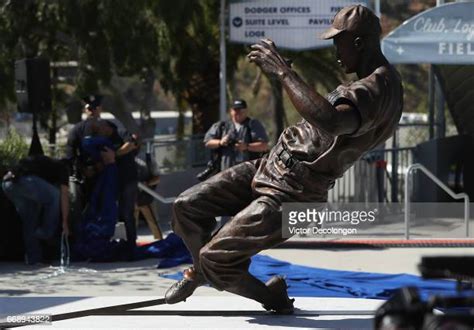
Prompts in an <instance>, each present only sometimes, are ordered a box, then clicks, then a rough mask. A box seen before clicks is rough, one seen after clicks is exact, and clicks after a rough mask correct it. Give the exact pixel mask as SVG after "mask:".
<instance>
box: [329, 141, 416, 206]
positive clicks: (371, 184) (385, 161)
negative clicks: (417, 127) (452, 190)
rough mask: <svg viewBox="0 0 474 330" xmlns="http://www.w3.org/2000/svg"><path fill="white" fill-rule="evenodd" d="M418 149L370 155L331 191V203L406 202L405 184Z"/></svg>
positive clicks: (396, 150)
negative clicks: (404, 177)
mask: <svg viewBox="0 0 474 330" xmlns="http://www.w3.org/2000/svg"><path fill="white" fill-rule="evenodd" d="M413 150H414V148H391V149H379V150H374V151H370V152H368V153H367V154H365V155H364V157H362V158H361V159H360V160H358V161H357V162H356V163H355V164H354V166H352V167H351V168H350V169H348V170H347V171H346V172H345V173H344V175H343V177H341V178H339V179H338V180H337V181H336V183H335V185H334V188H333V189H332V190H330V191H329V194H328V199H329V201H330V202H379V203H385V202H394V203H396V202H398V201H400V200H403V198H404V189H403V188H404V184H405V182H404V180H403V175H404V173H406V170H407V169H408V166H410V164H412V163H413Z"/></svg>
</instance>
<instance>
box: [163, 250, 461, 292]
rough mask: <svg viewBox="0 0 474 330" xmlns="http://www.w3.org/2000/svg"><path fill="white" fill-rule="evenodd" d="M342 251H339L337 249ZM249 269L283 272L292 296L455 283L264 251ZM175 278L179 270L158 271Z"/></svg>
mask: <svg viewBox="0 0 474 330" xmlns="http://www.w3.org/2000/svg"><path fill="white" fill-rule="evenodd" d="M341 253H342V252H341ZM250 272H251V273H252V274H253V275H254V276H256V277H257V278H258V279H260V280H262V281H267V280H268V279H269V278H270V277H271V276H273V275H285V276H286V281H287V283H288V285H289V289H288V293H289V295H290V296H293V297H344V298H370V299H389V298H390V297H391V296H392V294H393V293H394V292H395V291H396V290H397V289H399V288H401V287H405V286H414V287H417V288H418V289H419V291H420V295H421V297H422V299H427V297H428V296H430V295H433V294H440V295H455V294H456V285H455V282H454V281H449V280H424V279H422V278H421V277H419V276H415V275H408V274H380V273H368V272H352V271H341V270H332V269H323V268H314V267H306V266H299V265H293V264H291V263H288V262H284V261H280V260H277V259H274V258H271V257H268V256H264V255H256V256H254V257H253V258H252V263H251V265H250ZM161 276H162V277H165V278H169V279H175V280H179V279H181V278H182V274H181V273H180V272H178V273H173V274H165V275H161Z"/></svg>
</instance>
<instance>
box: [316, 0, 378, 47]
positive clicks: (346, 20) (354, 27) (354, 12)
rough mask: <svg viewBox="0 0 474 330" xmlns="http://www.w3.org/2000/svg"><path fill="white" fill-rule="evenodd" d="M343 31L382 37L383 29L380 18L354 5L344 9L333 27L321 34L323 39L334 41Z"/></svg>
mask: <svg viewBox="0 0 474 330" xmlns="http://www.w3.org/2000/svg"><path fill="white" fill-rule="evenodd" d="M343 31H348V32H352V33H353V34H355V35H356V36H359V37H362V36H367V35H377V36H380V34H381V33H382V27H381V26H380V20H379V18H378V17H377V16H376V15H375V14H374V13H373V12H372V11H371V10H370V9H369V8H367V7H365V6H362V5H354V6H348V7H344V8H342V9H341V10H340V11H339V12H338V13H337V14H336V16H334V21H333V22H332V26H331V27H330V28H329V29H327V30H326V31H324V32H323V33H322V34H321V36H320V37H321V39H332V38H334V37H335V36H337V35H338V34H339V33H341V32H343Z"/></svg>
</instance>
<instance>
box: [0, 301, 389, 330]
mask: <svg viewBox="0 0 474 330" xmlns="http://www.w3.org/2000/svg"><path fill="white" fill-rule="evenodd" d="M162 303H163V301H162V299H159V298H156V299H155V298H154V297H150V296H144V297H130V296H128V297H123V296H121V297H111V296H108V297H1V298H0V316H1V319H2V322H4V320H5V316H6V315H17V314H52V315H54V316H55V319H57V321H53V322H52V324H51V325H43V326H41V325H34V326H28V325H26V326H22V327H19V328H18V329H77V328H80V329H95V328H100V329H117V328H122V329H123V328H127V329H143V328H152V329H164V328H186V329H191V328H206V329H226V328H240V329H247V328H252V329H254V328H256V329H275V328H295V329H340V328H344V329H351V328H358V329H372V328H373V315H374V313H375V310H376V309H377V308H378V307H379V306H380V305H381V304H382V303H383V300H374V299H352V298H307V297H304V298H300V297H297V298H296V301H295V307H296V308H297V309H296V311H295V314H294V315H289V316H286V315H285V316H282V315H272V314H268V313H267V312H265V311H264V310H263V309H262V307H261V306H260V305H259V304H258V303H256V302H254V301H251V300H248V299H244V298H241V297H237V296H235V297H234V296H224V297H219V296H213V297H209V296H195V297H191V298H189V299H188V300H187V301H186V302H184V303H179V304H175V305H166V304H162ZM124 305H125V306H124ZM127 305H128V306H127ZM113 306H115V307H113ZM137 307H138V308H137ZM98 309H99V310H98ZM84 311H85V312H84ZM94 314H95V315H94ZM98 314H99V315H98Z"/></svg>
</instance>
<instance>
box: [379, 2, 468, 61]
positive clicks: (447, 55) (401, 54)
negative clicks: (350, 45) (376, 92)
mask: <svg viewBox="0 0 474 330" xmlns="http://www.w3.org/2000/svg"><path fill="white" fill-rule="evenodd" d="M382 50H383V52H384V54H385V56H386V57H387V58H388V60H389V61H390V62H392V63H433V64H473V63H474V2H459V3H449V4H446V5H442V6H439V7H435V8H432V9H429V10H427V11H424V12H422V13H420V14H418V15H416V16H414V17H412V18H410V19H409V20H407V21H405V22H404V23H403V24H402V25H401V26H400V27H398V28H397V29H395V30H394V31H392V32H391V33H390V34H389V35H387V37H385V38H384V39H383V41H382Z"/></svg>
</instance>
